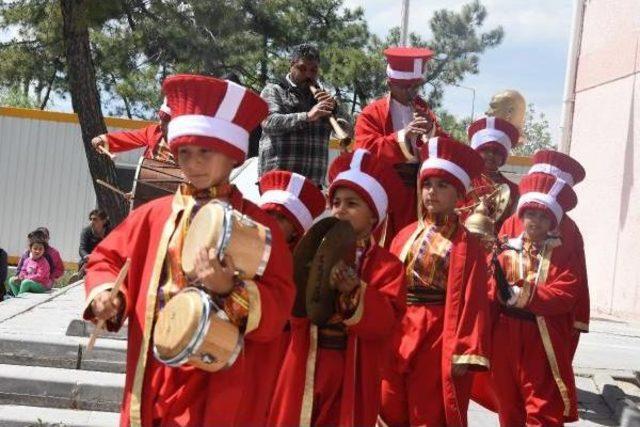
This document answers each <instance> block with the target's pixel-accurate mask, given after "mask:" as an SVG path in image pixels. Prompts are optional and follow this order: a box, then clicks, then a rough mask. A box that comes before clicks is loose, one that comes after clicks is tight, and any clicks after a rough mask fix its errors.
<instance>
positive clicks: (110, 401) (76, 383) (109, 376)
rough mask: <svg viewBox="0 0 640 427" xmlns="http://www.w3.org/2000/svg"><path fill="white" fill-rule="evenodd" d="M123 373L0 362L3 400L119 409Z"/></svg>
mask: <svg viewBox="0 0 640 427" xmlns="http://www.w3.org/2000/svg"><path fill="white" fill-rule="evenodd" d="M124 380H125V377H124V374H113V373H104V372H88V371H80V370H77V369H73V370H72V369H60V368H45V367H36V366H19V365H0V402H2V403H6V404H14V405H15V404H21V405H28V406H45V407H53V408H64V409H83V410H91V411H108V412H119V411H120V402H121V400H122V393H123V388H124Z"/></svg>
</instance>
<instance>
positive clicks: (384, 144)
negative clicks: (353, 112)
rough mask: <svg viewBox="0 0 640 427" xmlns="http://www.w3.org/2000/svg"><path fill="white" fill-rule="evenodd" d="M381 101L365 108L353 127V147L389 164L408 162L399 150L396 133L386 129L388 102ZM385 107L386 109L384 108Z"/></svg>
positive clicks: (407, 158)
mask: <svg viewBox="0 0 640 427" xmlns="http://www.w3.org/2000/svg"><path fill="white" fill-rule="evenodd" d="M385 101H386V100H384V99H381V100H378V101H376V102H374V103H373V104H370V105H368V106H367V107H365V109H364V110H362V112H361V113H360V115H359V116H358V119H357V120H356V127H355V140H356V142H355V147H356V148H364V149H367V150H369V151H370V152H371V153H372V154H374V155H376V156H379V157H381V158H382V159H384V160H386V161H387V162H389V163H390V164H392V165H393V164H396V163H404V162H406V161H407V160H410V157H408V156H406V155H405V154H404V153H403V151H402V149H401V148H400V143H399V142H398V132H393V129H391V130H389V129H388V128H387V120H388V118H387V115H388V102H385ZM385 105H386V107H385Z"/></svg>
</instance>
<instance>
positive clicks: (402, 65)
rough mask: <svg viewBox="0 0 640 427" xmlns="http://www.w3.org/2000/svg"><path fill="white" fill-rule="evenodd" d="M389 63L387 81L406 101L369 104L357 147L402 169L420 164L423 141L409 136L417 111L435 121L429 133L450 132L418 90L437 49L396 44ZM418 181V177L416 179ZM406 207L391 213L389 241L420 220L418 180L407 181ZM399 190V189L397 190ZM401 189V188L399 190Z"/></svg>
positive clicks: (358, 123)
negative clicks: (416, 182)
mask: <svg viewBox="0 0 640 427" xmlns="http://www.w3.org/2000/svg"><path fill="white" fill-rule="evenodd" d="M384 54H385V56H386V59H387V62H388V66H387V80H388V84H389V86H390V87H394V88H400V89H394V90H392V93H393V92H394V91H395V90H404V91H407V93H406V94H404V96H405V98H406V99H404V100H402V102H405V103H404V104H403V103H402V102H401V101H399V100H396V99H395V98H394V96H393V95H392V94H389V95H387V96H385V97H384V98H380V99H377V100H376V101H374V102H372V103H371V104H369V105H367V106H366V107H365V108H364V109H363V110H362V112H361V113H360V115H359V116H358V120H357V121H356V126H355V147H356V148H364V149H367V150H369V151H370V152H371V153H372V154H374V155H375V156H377V157H379V158H381V159H383V160H385V161H386V162H388V163H389V164H392V165H394V166H395V167H396V168H400V167H401V166H400V165H405V164H412V165H414V166H416V167H417V163H418V162H419V159H418V149H419V146H420V145H421V144H422V140H421V139H420V138H416V137H410V136H408V135H406V128H407V126H408V125H409V123H410V122H411V121H412V120H413V118H414V112H418V111H419V112H420V114H422V115H424V116H426V117H427V118H428V120H429V121H430V122H431V124H432V128H431V129H428V130H427V133H432V134H433V135H435V136H439V135H446V133H445V132H444V131H443V130H442V128H441V127H440V125H439V123H438V120H437V118H436V116H435V114H434V113H433V111H431V110H430V109H429V106H428V104H427V103H426V102H425V101H424V100H423V99H422V98H420V97H419V96H418V95H417V93H418V91H419V89H420V87H421V86H422V84H424V81H425V80H424V79H425V73H426V71H427V63H428V61H429V60H430V59H431V58H432V56H433V52H432V51H430V50H429V49H422V48H409V47H394V48H389V49H387V50H385V51H384ZM413 181H415V176H414V178H413ZM405 187H406V190H407V191H406V195H405V196H404V197H405V198H406V202H405V203H403V206H404V207H405V209H402V210H401V211H398V212H395V213H393V214H392V215H390V217H389V219H388V222H389V224H388V225H387V233H386V242H387V243H390V242H391V239H393V237H394V236H395V235H396V234H397V233H398V232H399V231H400V230H401V229H403V228H404V227H405V226H407V225H409V224H411V223H412V222H414V221H416V219H417V204H416V194H415V193H416V189H415V183H414V182H411V183H409V182H405ZM394 191H395V190H394ZM398 191H399V190H398Z"/></svg>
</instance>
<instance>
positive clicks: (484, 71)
mask: <svg viewBox="0 0 640 427" xmlns="http://www.w3.org/2000/svg"><path fill="white" fill-rule="evenodd" d="M481 1H482V4H483V5H485V6H486V8H487V12H488V14H487V19H486V20H485V28H486V29H492V28H494V27H496V26H498V25H502V27H503V28H504V31H505V37H504V40H503V42H502V44H500V45H499V46H498V47H497V48H495V49H492V50H489V51H487V52H485V54H483V55H482V57H481V60H480V73H479V74H478V75H475V76H470V77H467V78H466V79H465V80H464V81H463V82H462V83H461V85H463V86H468V87H472V88H475V90H476V102H475V116H476V117H478V116H480V115H482V113H483V112H484V111H485V110H486V108H487V106H488V104H489V100H490V99H491V96H492V95H493V94H494V93H496V92H497V91H499V90H502V89H516V90H518V91H520V92H521V93H522V94H523V95H524V97H525V98H526V100H527V102H531V103H533V104H534V105H535V107H536V110H537V111H542V112H544V114H545V115H546V116H547V119H548V120H549V124H550V128H551V129H550V130H551V134H552V136H553V138H554V142H557V140H558V137H559V135H560V131H559V125H560V114H561V109H562V95H563V90H564V76H565V66H566V60H567V51H568V49H569V37H570V32H571V19H572V11H573V5H572V1H571V0H536V1H525V0H481ZM466 3H468V1H464V0H412V1H411V7H410V21H409V30H410V31H413V32H416V33H419V34H420V35H422V36H423V37H425V38H427V39H428V38H429V37H430V29H429V28H428V21H429V19H430V18H431V16H432V15H433V12H434V11H435V10H438V9H443V8H445V9H453V10H459V8H460V7H461V6H462V5H464V4H466ZM401 4H402V2H401V1H400V0H345V5H346V6H348V7H355V6H360V7H362V8H363V9H364V11H365V17H366V19H367V22H368V25H369V29H370V30H371V31H372V32H374V33H375V34H377V35H379V36H382V37H383V36H384V35H386V33H387V31H388V30H389V29H390V28H391V27H393V26H397V25H399V24H400V11H401ZM471 99H472V92H471V91H470V90H468V89H462V88H457V87H450V88H447V90H446V92H445V98H444V102H443V107H444V108H445V109H447V110H448V111H449V112H451V113H453V114H455V115H457V116H459V117H462V116H469V114H470V113H471Z"/></svg>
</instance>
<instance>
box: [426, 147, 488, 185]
mask: <svg viewBox="0 0 640 427" xmlns="http://www.w3.org/2000/svg"><path fill="white" fill-rule="evenodd" d="M420 157H421V159H423V162H422V165H421V166H420V185H422V183H423V182H424V180H426V179H427V178H429V177H438V178H442V179H444V180H446V181H447V182H449V183H450V184H451V185H453V186H455V187H456V189H457V190H458V192H459V193H461V194H467V192H468V191H469V190H470V189H471V181H472V180H473V179H474V178H476V177H478V176H480V174H481V173H482V171H483V169H484V162H483V160H482V157H480V154H478V152H477V151H475V150H474V149H473V148H471V147H469V146H468V145H465V144H463V143H461V142H458V141H456V140H455V139H452V138H447V137H444V136H438V137H435V138H431V139H430V140H429V142H428V143H427V144H424V145H423V146H422V147H421V149H420Z"/></svg>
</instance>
